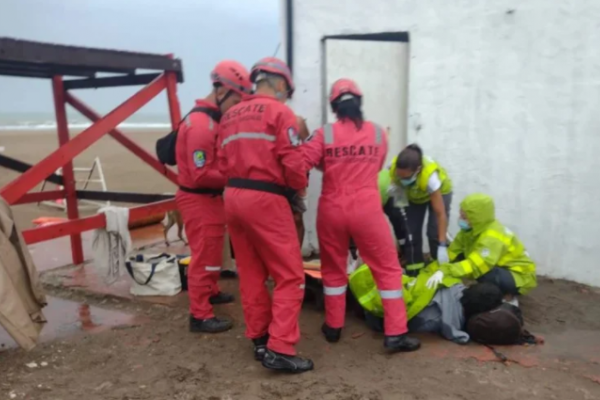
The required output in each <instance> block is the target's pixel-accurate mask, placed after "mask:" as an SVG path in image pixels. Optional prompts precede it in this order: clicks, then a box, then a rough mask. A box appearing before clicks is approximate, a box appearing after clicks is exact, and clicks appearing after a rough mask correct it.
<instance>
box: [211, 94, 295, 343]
mask: <svg viewBox="0 0 600 400" xmlns="http://www.w3.org/2000/svg"><path fill="white" fill-rule="evenodd" d="M219 143H220V145H219V162H220V166H221V169H222V171H223V172H224V173H225V175H226V176H227V178H228V179H229V182H228V185H227V188H226V190H225V194H224V198H225V215H226V219H227V227H228V229H229V234H230V236H231V240H232V242H233V247H234V248H235V255H236V258H237V260H238V263H237V266H238V274H239V279H240V290H241V295H242V307H243V310H244V318H245V320H246V336H247V337H248V338H250V339H258V338H261V337H263V336H265V335H266V334H267V333H268V334H269V342H268V343H267V347H268V348H269V349H271V350H273V351H275V352H278V353H282V354H287V355H295V349H294V345H295V344H296V343H297V342H298V340H299V339H300V329H299V327H298V317H299V314H300V308H301V306H302V299H303V297H304V271H303V264H302V255H301V252H300V244H299V241H298V236H297V233H296V227H295V224H294V218H293V216H292V209H291V207H290V204H289V202H288V200H287V199H286V198H285V197H284V196H282V195H279V194H274V193H269V192H266V191H261V190H258V189H247V188H240V187H239V186H238V187H235V185H234V184H233V180H235V179H238V180H239V179H242V180H253V181H255V182H256V181H262V182H263V183H267V185H269V184H270V185H273V184H276V185H279V186H280V187H289V188H292V189H295V190H299V189H304V188H305V187H306V185H307V179H306V168H305V165H304V159H303V153H302V150H301V149H300V148H299V147H298V145H299V144H300V139H299V138H298V123H297V121H296V116H295V115H294V113H293V112H292V110H291V109H289V108H288V107H287V106H286V105H285V104H282V103H280V102H278V101H277V100H275V99H274V98H273V97H269V96H263V95H252V96H247V97H245V98H244V99H243V100H242V102H240V103H239V104H237V105H236V106H233V107H232V108H231V109H229V111H228V112H227V113H226V114H225V115H223V118H222V119H221V127H220V132H219ZM232 179H233V180H232ZM269 276H271V277H272V278H273V280H274V281H275V289H274V291H273V299H272V300H271V298H270V296H269V292H268V290H267V287H266V286H265V282H266V280H267V278H268V277H269Z"/></svg>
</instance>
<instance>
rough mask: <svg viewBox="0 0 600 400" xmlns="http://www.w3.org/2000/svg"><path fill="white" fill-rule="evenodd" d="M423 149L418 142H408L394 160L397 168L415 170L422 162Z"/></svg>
mask: <svg viewBox="0 0 600 400" xmlns="http://www.w3.org/2000/svg"><path fill="white" fill-rule="evenodd" d="M422 159H423V150H421V148H420V147H419V145H418V144H415V143H413V144H409V145H408V146H406V147H405V148H404V150H402V151H401V152H400V154H398V159H397V160H396V168H397V169H409V170H411V171H415V170H416V169H417V168H419V167H420V166H421V164H422V163H423V160H422Z"/></svg>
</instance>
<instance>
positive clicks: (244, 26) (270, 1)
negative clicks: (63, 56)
mask: <svg viewBox="0 0 600 400" xmlns="http://www.w3.org/2000/svg"><path fill="white" fill-rule="evenodd" d="M0 36H8V37H15V38H21V39H29V40H38V41H44V42H53V43H61V44H72V45H83V46H90V47H102V48H112V49H120V50H132V51H143V52H153V53H174V54H175V56H176V57H178V58H181V59H182V60H183V67H184V75H185V82H184V83H183V84H182V85H179V89H178V90H179V100H180V102H181V107H182V109H184V110H185V109H186V108H189V106H190V105H191V104H192V102H193V99H194V98H198V97H203V96H204V95H205V94H206V93H207V92H208V91H209V90H210V82H209V80H208V74H209V72H210V69H211V68H212V66H213V65H214V64H215V63H216V62H218V61H219V60H221V59H225V58H233V59H237V60H238V61H240V62H242V63H243V64H244V65H246V66H247V67H250V66H251V65H252V63H253V62H254V61H256V60H258V59H259V58H261V57H264V56H267V55H272V54H273V52H274V50H275V48H276V47H277V44H278V43H279V41H280V39H279V0H252V1H249V0H214V1H213V0H0ZM279 56H283V55H282V54H281V53H279ZM134 90H135V89H132V88H119V89H99V90H90V89H88V90H80V91H78V95H79V96H80V97H81V98H83V100H84V101H87V102H88V103H89V104H91V105H92V106H94V107H95V108H96V109H98V111H101V112H106V111H108V110H110V109H111V108H112V107H113V106H116V105H118V104H119V103H120V102H121V101H123V100H124V99H125V98H126V97H127V95H129V94H130V93H133V92H134ZM51 98H52V97H51V92H50V83H49V81H48V80H38V79H24V78H12V77H2V76H0V113H2V114H5V113H15V112H52V111H53V108H52V102H51ZM166 110H167V108H166V96H165V95H161V96H160V97H158V98H157V99H155V100H154V101H153V102H151V103H150V104H148V105H147V106H146V107H145V108H144V109H143V110H142V112H145V113H152V114H155V113H161V114H162V113H166Z"/></svg>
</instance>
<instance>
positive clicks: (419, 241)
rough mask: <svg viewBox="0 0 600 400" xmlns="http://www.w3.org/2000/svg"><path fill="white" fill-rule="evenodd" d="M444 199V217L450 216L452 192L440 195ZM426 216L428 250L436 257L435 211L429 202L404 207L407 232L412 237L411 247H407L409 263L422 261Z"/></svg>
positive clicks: (436, 231)
mask: <svg viewBox="0 0 600 400" xmlns="http://www.w3.org/2000/svg"><path fill="white" fill-rule="evenodd" d="M442 198H443V200H444V208H445V209H446V218H449V216H450V204H451V202H452V193H448V194H445V195H443V196H442ZM427 214H429V215H428V218H427V239H428V242H429V252H430V254H431V257H432V258H433V259H436V258H437V249H438V246H439V240H438V224H437V218H436V216H435V212H434V211H433V207H431V203H430V202H427V203H425V204H414V203H410V204H409V206H408V207H407V209H406V216H407V220H408V221H407V233H410V235H411V237H412V248H411V249H407V250H408V252H409V259H410V260H412V261H411V262H410V264H418V263H422V262H423V261H424V257H423V225H424V224H425V216H426V215H427Z"/></svg>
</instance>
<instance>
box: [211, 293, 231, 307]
mask: <svg viewBox="0 0 600 400" xmlns="http://www.w3.org/2000/svg"><path fill="white" fill-rule="evenodd" d="M233 300H235V297H233V295H232V294H227V293H223V292H219V293H218V294H215V295H214V296H210V299H208V301H209V302H210V304H227V303H233Z"/></svg>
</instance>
